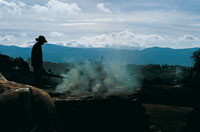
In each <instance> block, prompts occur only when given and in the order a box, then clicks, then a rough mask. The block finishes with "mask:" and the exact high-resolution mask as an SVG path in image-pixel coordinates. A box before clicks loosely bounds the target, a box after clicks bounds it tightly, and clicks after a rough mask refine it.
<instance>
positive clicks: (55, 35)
mask: <svg viewBox="0 0 200 132" xmlns="http://www.w3.org/2000/svg"><path fill="white" fill-rule="evenodd" d="M49 35H50V36H51V37H62V36H63V35H64V34H63V33H60V32H51V33H50V34H49Z"/></svg>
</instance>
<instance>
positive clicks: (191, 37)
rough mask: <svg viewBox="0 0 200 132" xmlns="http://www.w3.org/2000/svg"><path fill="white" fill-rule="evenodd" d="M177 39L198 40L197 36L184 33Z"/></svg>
mask: <svg viewBox="0 0 200 132" xmlns="http://www.w3.org/2000/svg"><path fill="white" fill-rule="evenodd" d="M179 40H181V41H195V40H198V38H197V37H195V36H192V35H189V34H185V35H184V36H183V37H179Z"/></svg>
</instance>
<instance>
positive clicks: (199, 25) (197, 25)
mask: <svg viewBox="0 0 200 132" xmlns="http://www.w3.org/2000/svg"><path fill="white" fill-rule="evenodd" d="M189 26H191V27H200V24H189Z"/></svg>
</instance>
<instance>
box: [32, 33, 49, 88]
mask: <svg viewBox="0 0 200 132" xmlns="http://www.w3.org/2000/svg"><path fill="white" fill-rule="evenodd" d="M35 40H36V41H37V42H36V44H35V45H34V46H33V48H32V53H31V65H32V66H33V70H34V85H35V86H36V87H41V79H42V72H43V68H42V65H43V57H42V45H43V44H44V43H47V40H46V39H45V37H44V36H39V37H38V38H36V39H35Z"/></svg>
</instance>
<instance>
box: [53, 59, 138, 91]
mask: <svg viewBox="0 0 200 132" xmlns="http://www.w3.org/2000/svg"><path fill="white" fill-rule="evenodd" d="M131 73H132V72H130V70H129V69H128V68H127V67H126V66H119V65H101V64H99V63H98V62H93V61H87V62H85V63H79V64H75V66H74V67H73V68H71V69H70V70H69V71H68V72H67V73H63V74H62V76H63V77H64V79H63V82H62V83H61V84H59V85H58V86H57V87H56V92H60V93H68V94H76V95H78V94H84V93H101V94H114V93H120V92H133V91H134V89H135V88H138V87H139V86H140V83H139V82H138V79H137V78H135V77H134V76H132V75H131Z"/></svg>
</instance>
